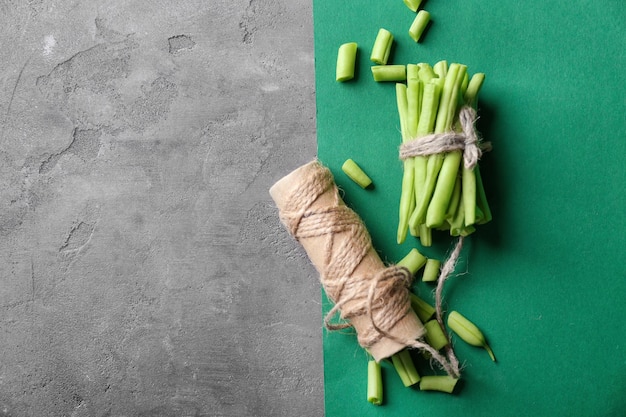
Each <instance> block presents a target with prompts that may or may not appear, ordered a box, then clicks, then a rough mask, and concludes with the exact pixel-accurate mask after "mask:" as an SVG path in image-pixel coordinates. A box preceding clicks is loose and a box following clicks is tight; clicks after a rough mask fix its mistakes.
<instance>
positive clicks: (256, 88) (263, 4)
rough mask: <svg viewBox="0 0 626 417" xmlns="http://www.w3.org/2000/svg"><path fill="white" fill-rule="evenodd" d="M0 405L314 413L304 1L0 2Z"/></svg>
mask: <svg viewBox="0 0 626 417" xmlns="http://www.w3.org/2000/svg"><path fill="white" fill-rule="evenodd" d="M0 62H1V63H2V70H1V71H0V353H1V356H0V416H12V417H22V416H236V417H245V416H294V417H306V416H321V415H323V387H322V345H321V324H320V323H321V317H320V316H321V313H320V290H319V284H318V282H317V276H316V275H315V273H314V270H313V269H312V267H311V266H310V265H309V263H308V260H307V259H306V255H305V254H304V252H303V251H302V250H301V249H300V248H299V247H298V246H297V245H296V244H295V242H293V241H292V240H291V238H290V237H289V236H288V235H287V234H286V233H285V232H284V231H283V229H282V228H281V227H280V225H279V222H278V219H277V214H276V211H275V208H274V206H273V204H272V201H271V199H270V197H269V194H268V192H267V190H268V188H269V187H270V186H271V185H272V184H273V182H274V181H276V180H277V179H279V178H280V177H281V176H282V175H284V174H286V173H288V172H289V171H290V170H291V169H293V168H295V167H297V166H299V165H300V164H302V163H304V162H307V161H309V160H311V159H312V158H314V156H315V153H316V143H315V89H314V56H313V28H312V5H311V1H309V0H263V1H261V0H211V1H202V0H179V1H162V0H154V1H148V0H133V1H127V0H111V1H106V2H102V1H96V0H86V1H85V0H58V1H52V0H49V1H48V0H28V1H26V0H0Z"/></svg>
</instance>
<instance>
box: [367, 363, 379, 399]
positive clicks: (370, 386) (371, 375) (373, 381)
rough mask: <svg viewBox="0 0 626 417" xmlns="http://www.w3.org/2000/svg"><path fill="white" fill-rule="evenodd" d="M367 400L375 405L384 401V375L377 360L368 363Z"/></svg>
mask: <svg viewBox="0 0 626 417" xmlns="http://www.w3.org/2000/svg"><path fill="white" fill-rule="evenodd" d="M367 401H369V402H370V403H372V404H374V405H381V404H382V403H383V377H382V371H381V369H380V364H379V363H378V362H376V361H375V360H370V361H369V362H368V363H367Z"/></svg>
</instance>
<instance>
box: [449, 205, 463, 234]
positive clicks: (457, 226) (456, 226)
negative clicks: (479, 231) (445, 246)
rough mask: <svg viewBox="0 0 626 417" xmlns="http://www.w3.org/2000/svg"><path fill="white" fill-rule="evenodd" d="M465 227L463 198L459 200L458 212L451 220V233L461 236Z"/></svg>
mask: <svg viewBox="0 0 626 417" xmlns="http://www.w3.org/2000/svg"><path fill="white" fill-rule="evenodd" d="M464 227H465V207H464V206H463V199H461V200H460V201H459V205H458V206H457V209H456V213H454V217H453V218H452V221H451V222H450V235H451V236H460V235H461V230H463V228H464Z"/></svg>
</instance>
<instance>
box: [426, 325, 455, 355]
mask: <svg viewBox="0 0 626 417" xmlns="http://www.w3.org/2000/svg"><path fill="white" fill-rule="evenodd" d="M424 328H425V329H426V335H425V336H426V342H427V343H428V344H429V345H431V346H432V347H433V348H434V349H435V350H439V349H442V348H443V347H444V346H447V345H448V343H449V341H448V336H447V335H446V334H445V333H444V332H443V330H442V329H441V326H440V325H439V322H437V320H430V321H427V322H426V323H424Z"/></svg>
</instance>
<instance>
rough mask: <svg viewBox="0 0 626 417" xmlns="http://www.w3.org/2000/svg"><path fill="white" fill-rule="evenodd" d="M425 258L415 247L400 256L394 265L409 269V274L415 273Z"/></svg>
mask: <svg viewBox="0 0 626 417" xmlns="http://www.w3.org/2000/svg"><path fill="white" fill-rule="evenodd" d="M426 262H427V259H426V257H425V256H424V255H422V254H421V253H420V252H419V251H418V250H417V249H415V248H413V249H411V250H410V251H409V253H407V254H406V256H405V257H404V258H402V259H401V260H400V261H399V262H398V263H397V264H396V266H401V267H404V268H406V269H408V270H409V272H410V273H411V275H415V274H416V273H417V271H419V270H420V269H421V268H422V267H423V266H424V265H426Z"/></svg>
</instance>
